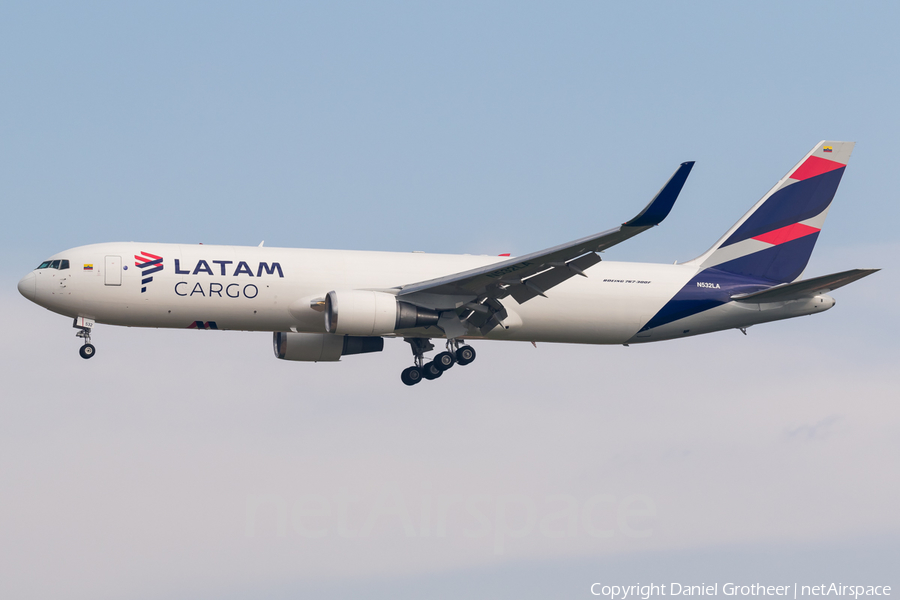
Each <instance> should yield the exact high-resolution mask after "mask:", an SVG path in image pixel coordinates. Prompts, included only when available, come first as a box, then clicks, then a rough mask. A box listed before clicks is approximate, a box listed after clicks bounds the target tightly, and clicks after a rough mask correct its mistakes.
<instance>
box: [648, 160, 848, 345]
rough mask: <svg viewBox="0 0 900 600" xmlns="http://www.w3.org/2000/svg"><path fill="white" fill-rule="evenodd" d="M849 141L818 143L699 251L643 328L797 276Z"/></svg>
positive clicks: (834, 188)
mask: <svg viewBox="0 0 900 600" xmlns="http://www.w3.org/2000/svg"><path fill="white" fill-rule="evenodd" d="M853 146H854V144H853V142H820V143H819V144H818V145H816V147H815V148H813V149H812V151H810V153H809V154H807V155H806V156H805V157H804V158H803V160H801V161H800V162H799V163H798V164H797V165H796V166H795V167H794V168H793V169H791V170H790V172H788V174H787V175H786V176H785V177H784V178H783V179H781V181H779V182H778V183H777V184H776V185H775V187H773V188H772V189H771V190H769V192H768V193H767V194H766V195H765V196H763V198H762V199H761V200H760V201H759V202H757V203H756V205H754V206H753V208H752V209H750V211H749V212H748V213H747V214H745V215H744V216H743V217H742V218H741V220H740V221H738V222H737V223H735V224H734V226H733V227H732V228H731V229H729V230H728V232H727V233H726V234H725V235H724V236H722V238H721V239H720V240H719V241H718V242H717V243H716V244H715V245H714V246H713V247H712V248H710V249H709V250H708V251H707V252H705V253H704V254H703V255H702V256H700V257H698V258H695V259H694V260H692V261H690V262H688V263H686V264H692V265H696V267H697V274H696V275H695V276H694V277H693V278H691V280H690V281H689V282H688V283H687V284H686V285H685V286H684V287H683V288H682V289H681V290H679V292H678V293H677V294H675V296H674V297H673V298H672V299H671V300H670V301H669V302H667V303H666V305H665V306H663V308H662V309H661V310H660V311H659V312H658V313H657V314H656V315H654V316H653V318H652V319H650V321H649V322H647V324H646V325H645V326H644V327H643V328H642V329H641V330H642V331H646V330H648V329H653V328H654V327H659V326H660V325H665V324H667V323H671V322H673V321H677V320H678V319H683V318H685V317H689V316H692V315H695V314H697V313H700V312H703V311H706V310H709V309H711V308H715V307H716V306H720V305H722V304H725V303H727V302H731V297H732V296H735V295H739V294H752V293H754V292H758V291H760V290H765V289H768V288H770V287H772V286H775V285H779V284H784V283H789V282H792V281H794V280H796V279H797V278H798V277H800V275H801V274H802V273H803V270H804V269H805V268H806V265H807V263H808V262H809V258H810V256H811V255H812V251H813V248H815V245H816V241H817V240H818V238H819V232H820V231H821V229H822V225H823V223H824V222H825V216H826V214H827V213H828V208H829V207H830V206H831V201H832V199H833V198H834V195H835V192H837V188H838V184H839V183H840V181H841V177H842V176H843V174H844V169H845V168H846V166H847V161H848V160H849V158H850V153H851V152H852V151H853Z"/></svg>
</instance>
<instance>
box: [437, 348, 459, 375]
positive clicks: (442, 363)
mask: <svg viewBox="0 0 900 600" xmlns="http://www.w3.org/2000/svg"><path fill="white" fill-rule="evenodd" d="M454 363H456V359H455V358H453V355H452V354H450V353H449V352H441V353H440V354H438V355H437V356H435V357H434V366H436V367H437V368H438V369H440V370H441V371H446V370H447V369H449V368H450V367H452V366H453V365H454Z"/></svg>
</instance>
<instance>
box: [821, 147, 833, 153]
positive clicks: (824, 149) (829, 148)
mask: <svg viewBox="0 0 900 600" xmlns="http://www.w3.org/2000/svg"><path fill="white" fill-rule="evenodd" d="M833 150H834V148H832V147H831V146H825V147H824V148H822V152H831V151H833Z"/></svg>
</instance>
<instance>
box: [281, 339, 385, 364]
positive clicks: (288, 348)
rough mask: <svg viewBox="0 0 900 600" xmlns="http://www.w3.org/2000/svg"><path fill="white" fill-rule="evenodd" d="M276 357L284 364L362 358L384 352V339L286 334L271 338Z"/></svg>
mask: <svg viewBox="0 0 900 600" xmlns="http://www.w3.org/2000/svg"><path fill="white" fill-rule="evenodd" d="M272 343H273V344H274V346H275V356H276V357H277V358H280V359H283V360H299V361H311V362H329V361H336V360H340V359H341V357H342V356H347V355H348V354H365V353H367V352H381V351H382V350H384V338H380V337H354V336H349V335H334V334H331V333H286V332H283V331H276V332H275V333H274V334H273V335H272Z"/></svg>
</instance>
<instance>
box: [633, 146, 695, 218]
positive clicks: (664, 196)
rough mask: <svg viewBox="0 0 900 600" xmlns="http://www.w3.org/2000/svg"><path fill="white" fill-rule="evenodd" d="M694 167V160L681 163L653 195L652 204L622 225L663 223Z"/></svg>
mask: <svg viewBox="0 0 900 600" xmlns="http://www.w3.org/2000/svg"><path fill="white" fill-rule="evenodd" d="M693 167H694V161H692V160H691V161H688V162H683V163H681V166H680V167H678V170H677V171H675V174H674V175H672V177H671V179H669V181H667V182H666V185H664V186H663V187H662V189H661V190H659V192H658V193H657V194H656V196H654V197H653V200H651V201H650V204H648V205H647V206H646V207H644V210H642V211H641V212H640V213H639V214H638V216H636V217H635V218H633V219H631V220H630V221H627V222H625V223H622V225H623V226H624V227H652V226H653V225H659V224H660V223H662V221H663V219H665V218H666V217H667V216H669V211H671V210H672V206H674V205H675V200H676V199H677V198H678V194H680V193H681V188H682V187H684V182H685V181H687V178H688V175H690V173H691V169H692V168H693Z"/></svg>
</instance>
